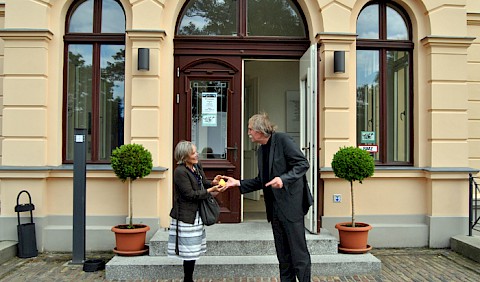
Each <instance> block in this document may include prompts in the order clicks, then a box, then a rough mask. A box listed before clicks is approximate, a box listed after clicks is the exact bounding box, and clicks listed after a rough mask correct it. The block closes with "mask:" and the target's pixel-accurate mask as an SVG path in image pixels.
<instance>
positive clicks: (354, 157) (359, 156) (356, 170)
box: [332, 147, 375, 227]
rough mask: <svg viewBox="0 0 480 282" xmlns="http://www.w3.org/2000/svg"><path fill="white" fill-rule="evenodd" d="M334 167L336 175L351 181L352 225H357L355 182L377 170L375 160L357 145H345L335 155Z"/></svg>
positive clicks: (360, 181)
mask: <svg viewBox="0 0 480 282" xmlns="http://www.w3.org/2000/svg"><path fill="white" fill-rule="evenodd" d="M332 169H333V172H334V173H335V176H336V177H338V178H342V179H345V180H347V181H348V182H350V196H351V201H352V227H355V204H354V202H355V201H354V193H353V182H355V181H358V182H359V183H360V184H361V183H362V181H363V180H364V179H365V178H368V177H370V176H372V175H373V172H374V170H375V161H374V160H373V157H372V156H371V155H370V153H369V152H367V151H365V150H362V149H360V148H357V147H343V148H340V149H339V150H338V151H337V152H336V153H335V155H334V156H333V160H332Z"/></svg>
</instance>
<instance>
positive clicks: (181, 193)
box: [170, 163, 212, 224]
mask: <svg viewBox="0 0 480 282" xmlns="http://www.w3.org/2000/svg"><path fill="white" fill-rule="evenodd" d="M196 169H197V172H198V173H200V175H201V176H202V182H203V186H204V187H205V189H203V190H202V187H200V185H198V182H197V178H196V177H195V175H194V174H193V173H192V172H191V171H190V169H189V168H187V167H186V166H185V165H184V164H180V165H178V166H177V168H176V169H175V171H174V173H173V181H174V183H175V191H174V192H175V193H174V198H175V200H174V202H173V208H172V210H171V211H170V216H171V217H172V218H175V219H177V220H180V221H183V222H185V223H190V224H193V223H194V221H195V215H196V213H197V210H198V207H199V204H200V201H201V200H203V199H206V198H207V197H208V192H207V190H206V189H207V188H210V187H212V183H211V182H210V181H208V180H207V178H206V177H205V173H204V172H203V169H202V166H201V164H200V163H198V164H197V165H196Z"/></svg>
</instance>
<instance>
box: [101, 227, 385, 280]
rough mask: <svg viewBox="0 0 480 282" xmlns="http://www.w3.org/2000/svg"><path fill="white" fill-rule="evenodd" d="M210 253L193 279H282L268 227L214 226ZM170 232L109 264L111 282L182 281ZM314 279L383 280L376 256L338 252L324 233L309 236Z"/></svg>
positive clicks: (209, 234) (209, 230) (209, 237)
mask: <svg viewBox="0 0 480 282" xmlns="http://www.w3.org/2000/svg"><path fill="white" fill-rule="evenodd" d="M206 232H207V253H206V254H204V255H203V256H201V257H200V259H199V260H198V261H197V262H196V264H195V277H198V278H206V279H219V278H233V277H278V276H279V270H278V260H277V257H276V255H275V246H274V242H273V235H272V230H271V226H270V224H269V223H267V222H263V221H262V222H256V221H250V222H244V223H238V224H215V225H213V226H207V227H206ZM167 242H168V230H163V229H162V230H158V231H157V232H156V234H155V235H154V236H153V238H152V239H151V240H150V242H149V248H150V250H149V255H145V256H137V257H125V256H115V257H114V258H112V259H111V260H110V261H109V262H108V263H107V264H106V278H107V279H108V280H140V279H148V280H156V279H175V278H182V277H183V265H182V261H181V260H179V259H175V258H169V257H167ZM307 244H308V247H309V251H310V255H311V260H312V275H313V276H327V275H328V276H331V275H355V274H379V273H380V270H381V262H380V260H378V259H377V258H376V257H374V256H373V255H372V254H369V253H367V254H356V255H347V254H339V253H338V252H337V245H338V241H337V239H336V238H335V237H334V236H333V235H332V234H330V233H329V232H328V230H326V229H322V230H321V232H320V234H307Z"/></svg>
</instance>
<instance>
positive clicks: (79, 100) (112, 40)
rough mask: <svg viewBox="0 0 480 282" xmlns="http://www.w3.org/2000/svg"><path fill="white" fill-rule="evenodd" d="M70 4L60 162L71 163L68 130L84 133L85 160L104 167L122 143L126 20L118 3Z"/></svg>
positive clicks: (91, 0)
mask: <svg viewBox="0 0 480 282" xmlns="http://www.w3.org/2000/svg"><path fill="white" fill-rule="evenodd" d="M75 3H76V4H78V6H76V8H74V9H72V10H71V11H70V12H71V14H69V15H68V16H67V18H68V19H70V21H67V23H68V24H69V26H68V27H67V30H68V31H69V32H67V33H66V34H65V37H64V40H65V46H66V48H67V56H66V58H65V66H66V68H67V76H66V78H65V85H66V86H65V89H66V92H65V93H64V101H65V103H66V109H65V120H64V123H63V125H64V131H65V139H64V144H63V145H64V146H65V150H64V152H65V156H64V161H66V162H71V161H73V158H74V156H73V151H74V149H73V144H74V142H73V138H74V135H73V130H74V129H75V128H85V129H87V136H86V137H87V140H86V142H87V160H88V161H89V163H106V162H108V160H109V159H110V155H111V152H112V150H113V149H114V148H115V147H118V146H120V145H122V144H123V138H124V128H123V127H124V96H125V93H124V92H125V86H124V80H125V77H124V74H125V44H124V42H125V14H124V11H123V8H122V6H121V5H120V3H119V2H118V0H86V1H81V0H80V1H77V2H75ZM93 17H95V18H93ZM78 33H81V34H78Z"/></svg>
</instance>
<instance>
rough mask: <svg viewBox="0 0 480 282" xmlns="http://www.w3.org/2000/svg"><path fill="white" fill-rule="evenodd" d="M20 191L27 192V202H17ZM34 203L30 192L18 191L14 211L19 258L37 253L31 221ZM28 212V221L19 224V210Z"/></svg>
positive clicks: (34, 255)
mask: <svg viewBox="0 0 480 282" xmlns="http://www.w3.org/2000/svg"><path fill="white" fill-rule="evenodd" d="M22 193H27V195H28V199H29V203H26V204H19V203H18V201H19V200H20V195H21V194H22ZM34 209H35V205H33V204H32V197H31V196H30V193H28V191H26V190H22V191H20V193H18V196H17V205H16V206H15V212H17V218H18V225H17V234H18V254H17V256H18V257H19V258H31V257H36V256H37V255H38V250H37V239H36V237H35V223H33V213H32V211H33V210H34ZM28 211H29V212H30V223H23V224H20V213H21V212H28Z"/></svg>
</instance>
